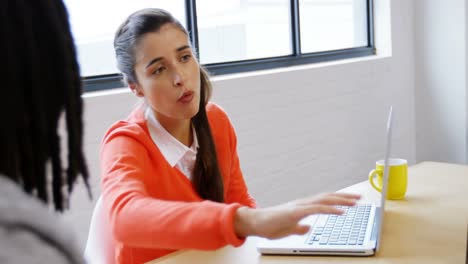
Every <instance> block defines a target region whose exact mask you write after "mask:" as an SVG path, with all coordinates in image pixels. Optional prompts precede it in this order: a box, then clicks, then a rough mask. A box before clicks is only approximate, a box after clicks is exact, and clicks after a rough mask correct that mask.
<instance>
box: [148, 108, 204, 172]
mask: <svg viewBox="0 0 468 264" xmlns="http://www.w3.org/2000/svg"><path fill="white" fill-rule="evenodd" d="M145 118H146V125H147V126H148V130H149V132H150V135H151V139H153V142H154V143H155V144H156V146H157V147H158V148H159V150H160V151H161V153H162V155H163V156H164V158H165V159H166V161H167V162H168V163H169V164H170V165H171V167H176V168H177V169H179V170H180V171H181V172H182V173H183V174H184V175H185V176H187V177H188V178H189V179H191V178H192V176H193V168H194V167H195V160H196V158H197V149H198V140H197V134H196V132H195V129H194V128H193V127H192V133H193V143H192V146H190V148H189V147H187V146H185V145H184V144H182V143H181V142H180V141H179V140H177V139H176V138H175V137H173V136H172V135H171V134H170V133H169V132H167V130H166V129H165V128H164V127H163V126H162V125H161V123H159V121H158V119H157V118H156V117H155V116H154V113H153V111H151V108H149V107H148V108H147V109H146V111H145Z"/></svg>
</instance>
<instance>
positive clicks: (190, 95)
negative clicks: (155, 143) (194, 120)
mask: <svg viewBox="0 0 468 264" xmlns="http://www.w3.org/2000/svg"><path fill="white" fill-rule="evenodd" d="M192 99H193V92H185V93H184V94H182V96H181V97H180V98H179V100H177V101H178V102H181V103H184V104H186V103H190V102H191V101H192Z"/></svg>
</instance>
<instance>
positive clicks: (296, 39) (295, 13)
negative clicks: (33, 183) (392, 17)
mask: <svg viewBox="0 0 468 264" xmlns="http://www.w3.org/2000/svg"><path fill="white" fill-rule="evenodd" d="M366 2H367V3H366V6H367V43H368V44H367V46H366V47H356V48H349V49H340V50H332V51H323V52H312V53H302V52H301V39H300V22H299V0H290V6H291V8H290V10H291V33H292V34H291V42H292V48H293V50H292V54H291V55H287V56H278V57H269V58H261V59H252V60H242V61H234V62H223V63H211V64H203V66H204V68H206V69H207V70H208V72H209V73H210V75H212V76H216V75H222V74H230V73H241V72H249V71H257V70H266V69H274V68H280V67H288V66H295V65H303V64H309V63H317V62H325V61H333V60H342V59H349V58H356V57H364V56H370V55H375V53H376V52H375V46H374V15H373V12H372V10H373V0H366ZM185 6H186V10H185V13H186V17H187V31H188V32H189V35H190V40H191V43H192V45H193V47H194V48H195V50H197V51H198V50H199V49H198V47H199V45H198V43H199V41H198V28H197V13H196V0H185ZM82 80H83V91H84V92H93V91H102V90H107V89H113V88H122V87H125V86H126V84H124V82H123V81H122V75H121V74H120V73H115V74H107V75H96V76H88V77H82Z"/></svg>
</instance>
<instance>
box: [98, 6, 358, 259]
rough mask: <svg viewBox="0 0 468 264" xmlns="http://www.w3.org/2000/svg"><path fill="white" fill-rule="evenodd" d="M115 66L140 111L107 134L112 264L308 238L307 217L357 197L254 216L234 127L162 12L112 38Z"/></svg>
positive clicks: (134, 20) (183, 35)
mask: <svg viewBox="0 0 468 264" xmlns="http://www.w3.org/2000/svg"><path fill="white" fill-rule="evenodd" d="M114 47H115V52H116V57H117V65H118V68H119V69H120V71H121V72H122V74H123V76H124V77H125V80H126V82H127V83H128V85H129V87H130V89H131V91H132V92H133V93H134V94H135V95H136V96H138V97H141V98H143V99H144V100H143V101H144V103H143V104H142V105H141V106H140V107H138V108H136V109H135V110H134V111H133V112H132V113H131V114H130V116H129V117H128V118H127V119H126V120H124V121H120V122H118V123H116V124H114V125H113V126H112V127H111V128H110V129H109V130H108V132H107V133H106V135H105V137H104V140H103V144H102V149H101V167H102V173H103V175H102V190H103V194H102V198H103V206H104V211H105V212H106V214H105V215H107V217H108V220H109V224H110V229H111V230H112V231H111V234H112V235H111V236H112V238H111V240H112V241H113V244H114V245H115V246H114V251H115V253H116V256H115V257H116V260H115V261H116V262H118V263H143V262H147V261H150V260H152V259H155V258H157V257H160V256H163V255H166V254H168V253H170V252H173V251H174V250H177V249H187V248H192V249H206V250H208V249H217V248H220V247H222V246H225V245H228V244H230V245H233V246H239V245H241V244H242V243H243V241H244V240H245V237H247V236H249V235H256V236H262V237H268V238H278V237H282V236H287V235H290V234H301V233H305V232H307V230H308V227H307V226H302V225H299V224H298V222H299V220H300V219H302V218H303V217H305V216H307V215H309V214H313V213H333V214H339V213H342V212H341V210H338V209H337V208H336V207H335V206H334V205H353V204H354V203H355V202H356V199H358V198H359V197H358V196H356V195H349V194H325V195H321V196H316V197H311V198H305V199H301V200H297V201H293V202H290V203H288V204H284V205H279V206H275V207H270V208H263V209H255V206H256V205H255V201H254V199H252V197H251V196H250V195H249V193H248V191H247V187H246V185H245V182H244V179H243V176H242V173H241V169H240V165H239V158H238V156H237V150H236V148H237V142H236V134H235V132H234V128H233V127H232V125H231V123H230V120H229V118H228V116H227V115H226V113H225V112H224V111H223V110H222V109H221V108H220V107H219V106H218V105H216V104H213V103H210V102H208V101H209V98H210V94H211V84H210V81H209V79H208V75H207V74H206V72H205V71H204V70H203V68H202V67H201V66H200V65H199V63H198V61H197V59H196V57H195V55H194V51H193V49H192V47H191V46H190V42H189V38H188V34H187V32H186V30H185V29H184V28H183V27H182V25H181V24H180V23H179V22H178V21H177V20H176V19H175V18H174V17H173V16H171V15H170V14H169V13H167V12H166V11H164V10H160V9H144V10H141V11H138V12H136V13H134V14H132V15H130V17H129V18H128V19H127V20H126V21H125V22H124V23H123V24H122V25H121V26H120V28H119V29H118V31H117V33H116V36H115V40H114Z"/></svg>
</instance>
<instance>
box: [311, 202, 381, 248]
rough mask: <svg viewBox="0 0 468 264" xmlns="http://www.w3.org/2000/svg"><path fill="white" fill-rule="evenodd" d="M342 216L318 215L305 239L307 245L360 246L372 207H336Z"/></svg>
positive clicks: (361, 205) (360, 205) (365, 205)
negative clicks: (341, 212)
mask: <svg viewBox="0 0 468 264" xmlns="http://www.w3.org/2000/svg"><path fill="white" fill-rule="evenodd" d="M337 207H338V208H339V209H342V210H343V211H344V214H342V215H320V216H319V217H318V219H317V221H316V222H315V225H314V227H313V230H312V233H311V234H310V236H309V237H308V239H307V244H309V245H362V244H363V243H364V238H365V235H366V230H367V224H368V223H369V215H370V212H371V208H372V205H370V204H359V205H356V206H353V207H348V206H337Z"/></svg>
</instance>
